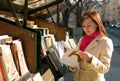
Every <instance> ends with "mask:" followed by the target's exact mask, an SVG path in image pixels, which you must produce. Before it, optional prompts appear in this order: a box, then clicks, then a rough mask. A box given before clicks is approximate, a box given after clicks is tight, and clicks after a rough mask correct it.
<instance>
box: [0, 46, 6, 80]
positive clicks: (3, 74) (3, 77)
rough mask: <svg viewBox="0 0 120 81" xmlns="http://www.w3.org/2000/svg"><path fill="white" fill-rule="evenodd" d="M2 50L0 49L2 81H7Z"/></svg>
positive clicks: (0, 74)
mask: <svg viewBox="0 0 120 81" xmlns="http://www.w3.org/2000/svg"><path fill="white" fill-rule="evenodd" d="M1 52H2V50H1V48H0V81H6V75H5V72H4V67H3V64H2V54H1Z"/></svg>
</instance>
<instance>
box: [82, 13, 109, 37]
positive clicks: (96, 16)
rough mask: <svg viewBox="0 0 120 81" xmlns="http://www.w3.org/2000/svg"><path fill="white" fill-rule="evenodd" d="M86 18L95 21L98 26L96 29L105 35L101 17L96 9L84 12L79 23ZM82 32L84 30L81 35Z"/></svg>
mask: <svg viewBox="0 0 120 81" xmlns="http://www.w3.org/2000/svg"><path fill="white" fill-rule="evenodd" d="M88 18H90V19H91V20H92V21H93V22H95V24H96V25H97V26H98V30H99V31H100V34H101V35H103V36H107V33H106V30H105V27H104V25H103V22H102V19H101V17H100V15H99V13H98V12H97V11H89V12H87V13H85V14H84V15H83V16H82V19H81V25H82V24H83V22H84V20H85V19H88ZM84 34H85V32H84V31H83V35H84Z"/></svg>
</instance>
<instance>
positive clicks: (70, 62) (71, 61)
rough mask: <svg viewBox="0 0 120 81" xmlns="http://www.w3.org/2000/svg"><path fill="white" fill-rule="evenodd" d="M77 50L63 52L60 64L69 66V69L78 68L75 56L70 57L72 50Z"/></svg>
mask: <svg viewBox="0 0 120 81" xmlns="http://www.w3.org/2000/svg"><path fill="white" fill-rule="evenodd" d="M76 49H77V48H74V49H71V50H68V51H67V52H65V54H64V55H63V57H62V58H61V59H60V61H61V63H63V64H65V65H67V66H70V67H77V68H79V63H78V58H77V55H71V56H70V54H71V53H73V52H74V50H76Z"/></svg>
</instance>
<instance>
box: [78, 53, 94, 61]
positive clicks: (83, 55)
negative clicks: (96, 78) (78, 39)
mask: <svg viewBox="0 0 120 81" xmlns="http://www.w3.org/2000/svg"><path fill="white" fill-rule="evenodd" d="M76 54H78V55H79V56H80V57H81V58H82V59H83V60H84V61H86V62H89V63H91V61H92V57H93V56H92V55H91V54H90V53H88V52H87V51H80V52H79V53H76Z"/></svg>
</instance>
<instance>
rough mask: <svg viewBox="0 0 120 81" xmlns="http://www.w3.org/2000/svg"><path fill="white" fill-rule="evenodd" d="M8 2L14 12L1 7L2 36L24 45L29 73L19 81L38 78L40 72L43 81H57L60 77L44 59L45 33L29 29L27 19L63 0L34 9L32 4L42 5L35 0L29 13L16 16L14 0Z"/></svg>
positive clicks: (0, 25)
mask: <svg viewBox="0 0 120 81" xmlns="http://www.w3.org/2000/svg"><path fill="white" fill-rule="evenodd" d="M2 1H3V3H4V1H6V0H2ZM8 1H9V2H8V3H9V5H10V8H11V9H12V10H10V11H12V12H10V11H9V9H10V8H9V7H6V8H8V9H5V11H4V8H2V7H1V8H2V9H3V10H0V36H4V35H5V36H6V35H8V37H9V36H10V37H12V40H20V41H21V43H22V45H21V46H22V48H23V53H24V57H25V59H24V61H25V62H26V66H27V68H28V72H27V73H26V74H25V75H23V76H21V77H20V78H19V79H18V81H29V80H30V79H31V78H29V77H33V78H35V77H34V76H38V74H37V72H40V75H41V76H42V79H43V81H56V80H57V79H58V78H59V77H58V76H54V75H53V74H54V73H52V72H53V71H51V68H50V67H49V65H48V64H47V63H48V62H47V63H46V58H44V57H42V50H41V49H42V47H41V35H42V32H43V31H42V30H41V29H39V28H38V29H35V28H31V27H27V18H28V14H31V13H34V12H37V11H39V10H41V9H45V8H48V7H50V6H53V5H56V4H58V3H60V2H62V1H63V0H51V1H50V2H49V3H45V4H44V3H43V4H44V5H43V4H42V6H41V5H38V6H36V7H35V8H33V6H31V5H32V3H36V2H38V3H40V2H39V0H35V2H31V3H29V4H30V5H29V7H30V8H28V12H23V11H21V12H20V14H19V15H16V13H18V11H17V12H16V10H15V9H13V7H14V6H13V5H11V4H12V3H11V1H12V0H8ZM16 1H17V0H16ZM30 1H32V0H30ZM33 1H34V0H33ZM40 1H42V0H40ZM43 1H44V0H43ZM45 1H48V0H45ZM26 2H27V0H25V3H26ZM14 3H15V5H16V4H18V2H14ZM26 4H27V3H26ZM20 5H21V4H20ZM3 6H4V5H3ZM23 6H26V5H25V4H24V5H23V4H22V6H20V9H21V8H22V7H23ZM26 7H27V6H26ZM16 8H17V7H16ZM6 10H7V11H6ZM26 10H27V8H26ZM27 13H28V14H27ZM23 14H24V15H23ZM9 16H10V17H9ZM17 16H19V17H20V19H22V21H21V20H19V17H17ZM21 22H22V23H21ZM44 28H45V27H44ZM64 32H65V30H64ZM8 37H7V38H8ZM19 69H20V68H19ZM48 76H49V77H48ZM38 77H39V76H38ZM56 77H57V79H56ZM60 77H61V76H60ZM0 78H1V77H0ZM8 78H9V77H7V79H8ZM36 78H37V77H36ZM8 80H9V79H8ZM38 80H39V79H38ZM38 80H37V81H38ZM30 81H31V80H30ZM33 81H36V80H35V79H34V80H33ZM40 81H42V80H40Z"/></svg>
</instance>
